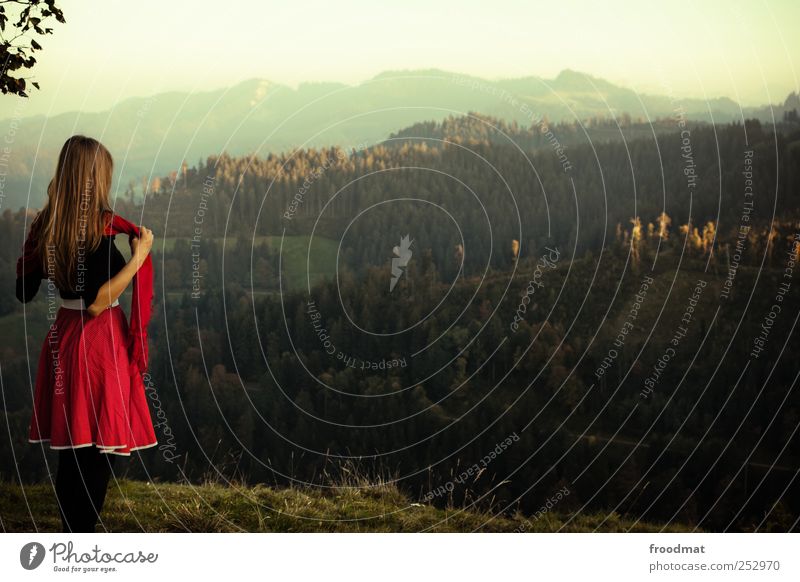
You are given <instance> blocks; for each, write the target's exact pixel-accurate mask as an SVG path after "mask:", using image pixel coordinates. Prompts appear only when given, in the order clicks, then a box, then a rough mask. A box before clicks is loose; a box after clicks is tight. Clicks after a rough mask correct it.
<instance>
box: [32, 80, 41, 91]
mask: <svg viewBox="0 0 800 582" xmlns="http://www.w3.org/2000/svg"><path fill="white" fill-rule="evenodd" d="M31 85H33V86H34V87H36V88H37V89H41V87H39V83H37V82H36V81H33V82H32V83H31Z"/></svg>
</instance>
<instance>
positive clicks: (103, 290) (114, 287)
mask: <svg viewBox="0 0 800 582" xmlns="http://www.w3.org/2000/svg"><path fill="white" fill-rule="evenodd" d="M139 232H140V235H141V236H139V237H134V238H132V239H131V260H130V261H128V262H127V263H126V264H125V266H124V267H123V268H122V270H121V271H120V272H119V273H117V274H116V275H114V276H113V277H111V278H110V279H109V280H108V281H106V283H104V284H103V286H102V287H100V289H99V290H98V291H97V297H96V298H95V300H94V303H92V304H91V305H90V306H89V307H87V308H86V311H88V312H89V315H91V316H92V317H97V316H98V315H100V314H101V313H103V310H104V309H108V307H109V306H110V305H111V304H112V303H114V301H116V300H117V299H119V297H120V295H122V292H123V291H125V289H126V288H127V287H128V285H130V283H131V281H132V280H133V276H134V275H135V274H136V272H137V271H138V270H139V268H140V267H141V266H142V264H143V263H144V260H145V259H146V258H147V255H148V254H150V249H151V248H152V247H153V232H152V231H151V230H149V229H147V228H145V227H143V226H142V227H140V228H139Z"/></svg>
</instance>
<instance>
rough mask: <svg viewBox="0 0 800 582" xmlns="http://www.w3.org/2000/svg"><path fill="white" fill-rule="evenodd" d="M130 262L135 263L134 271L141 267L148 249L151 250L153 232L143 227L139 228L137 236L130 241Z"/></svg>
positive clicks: (148, 251)
mask: <svg viewBox="0 0 800 582" xmlns="http://www.w3.org/2000/svg"><path fill="white" fill-rule="evenodd" d="M130 244H131V260H132V261H134V262H135V264H136V269H137V270H138V269H139V267H141V266H142V263H144V260H145V259H146V258H147V255H149V254H150V249H152V248H153V231H152V230H150V229H149V228H145V227H144V226H140V227H139V236H137V237H133V238H131V239H130Z"/></svg>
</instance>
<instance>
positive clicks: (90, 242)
mask: <svg viewBox="0 0 800 582" xmlns="http://www.w3.org/2000/svg"><path fill="white" fill-rule="evenodd" d="M112 170H113V160H112V158H111V154H109V152H108V150H107V149H106V148H105V147H103V145H102V144H100V143H99V142H98V141H96V140H94V139H91V138H88V137H84V136H80V135H76V136H73V137H71V138H69V139H68V140H67V141H66V142H65V143H64V146H63V147H62V148H61V153H60V155H59V157H58V164H57V167H56V172H55V176H54V177H53V179H52V181H51V182H50V185H49V187H48V189H47V196H48V200H47V204H46V205H45V207H44V208H43V209H42V210H41V211H40V212H39V213H38V214H37V215H36V217H35V218H34V220H33V223H32V224H31V229H30V232H29V234H28V238H27V240H26V242H25V246H24V248H23V254H22V256H21V257H20V258H19V260H18V261H17V298H18V299H19V300H20V301H23V302H28V301H30V300H31V299H32V298H33V297H34V295H36V293H37V291H38V290H39V287H40V284H41V281H42V279H47V280H48V284H47V287H48V295H51V294H52V295H55V290H56V289H58V292H59V295H60V296H61V306H60V308H59V309H58V312H57V313H56V317H55V321H54V323H53V324H52V325H51V327H50V330H49V332H48V333H47V337H46V338H45V340H44V343H43V345H42V352H41V355H40V357H39V366H38V371H37V375H36V389H35V393H34V401H33V417H32V419H31V426H30V435H29V440H30V442H31V443H44V442H49V443H50V448H51V449H55V450H58V451H59V458H58V474H57V476H56V498H57V501H58V504H59V510H60V514H61V520H62V525H63V528H64V531H65V532H92V531H94V528H95V525H96V524H97V521H98V519H99V514H100V512H101V510H102V508H103V502H104V500H105V495H106V490H107V488H108V482H109V479H110V476H111V472H112V469H113V464H114V458H115V457H114V456H115V455H126V456H128V455H130V453H131V451H134V450H138V449H144V448H147V447H152V446H154V445H156V444H157V442H156V439H155V433H154V431H153V424H152V421H151V419H150V413H149V409H148V407H147V399H146V398H145V389H144V383H143V381H142V377H141V374H142V373H143V372H144V371H145V370H146V367H147V333H146V331H147V323H148V321H149V318H150V310H151V301H152V294H153V279H152V261H151V259H150V249H151V247H152V245H153V233H152V232H151V231H150V230H148V229H146V228H144V227H141V228H137V227H136V226H134V225H133V224H131V223H129V222H128V221H126V220H124V219H123V218H122V217H120V216H117V215H114V214H113V212H112V211H111V210H110V208H109V200H108V195H109V190H110V188H111V174H112ZM116 234H128V235H129V243H130V247H131V259H130V260H129V261H127V262H126V261H125V259H124V258H123V256H122V254H121V253H120V252H119V250H118V249H117V247H116V246H115V244H114V237H115V235H116ZM132 281H133V300H132V306H131V321H130V324H129V323H128V321H127V320H126V318H125V314H124V312H123V310H122V308H121V307H120V306H119V297H120V295H121V294H122V292H123V291H124V290H125V289H126V288H127V287H128V285H129V284H131V282H132ZM53 300H55V297H53ZM48 303H51V302H50V301H48ZM51 304H52V303H51ZM49 317H50V318H52V315H50V316H49Z"/></svg>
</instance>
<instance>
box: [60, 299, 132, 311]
mask: <svg viewBox="0 0 800 582" xmlns="http://www.w3.org/2000/svg"><path fill="white" fill-rule="evenodd" d="M117 305H119V299H115V300H114V303H112V304H111V305H110V306H109V307H116V306H117ZM61 307H63V308H64V309H78V310H83V309H86V306H85V305H84V303H83V299H82V298H81V297H78V298H77V299H62V300H61Z"/></svg>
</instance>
